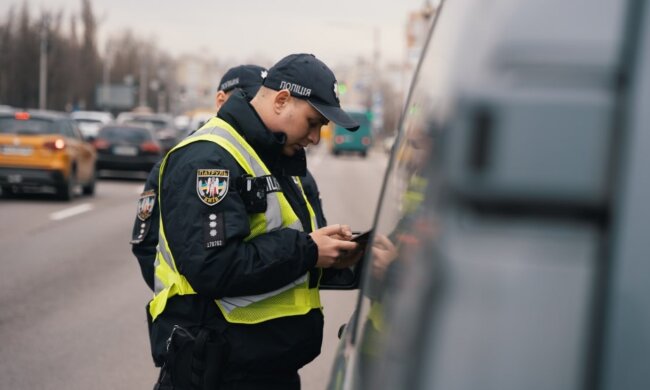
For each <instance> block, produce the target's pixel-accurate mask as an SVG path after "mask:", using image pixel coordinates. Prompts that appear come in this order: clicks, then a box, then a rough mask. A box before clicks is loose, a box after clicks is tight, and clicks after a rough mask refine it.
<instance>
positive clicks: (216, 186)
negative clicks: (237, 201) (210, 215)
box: [196, 169, 230, 206]
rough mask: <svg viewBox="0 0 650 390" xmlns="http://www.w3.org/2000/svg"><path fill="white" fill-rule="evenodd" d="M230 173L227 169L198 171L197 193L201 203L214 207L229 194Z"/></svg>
mask: <svg viewBox="0 0 650 390" xmlns="http://www.w3.org/2000/svg"><path fill="white" fill-rule="evenodd" d="M229 178H230V172H229V171H228V170H227V169H197V170H196V193H197V194H198V195H199V199H201V202H203V203H205V204H207V205H208V206H214V205H215V204H217V203H219V202H221V201H222V200H223V199H224V198H225V197H226V194H228V181H229Z"/></svg>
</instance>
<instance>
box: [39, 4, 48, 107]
mask: <svg viewBox="0 0 650 390" xmlns="http://www.w3.org/2000/svg"><path fill="white" fill-rule="evenodd" d="M48 25H49V15H47V14H45V15H43V20H42V24H41V58H40V66H39V76H38V108H40V109H41V110H45V108H46V107H47V38H48V36H47V31H48V28H49V26H48Z"/></svg>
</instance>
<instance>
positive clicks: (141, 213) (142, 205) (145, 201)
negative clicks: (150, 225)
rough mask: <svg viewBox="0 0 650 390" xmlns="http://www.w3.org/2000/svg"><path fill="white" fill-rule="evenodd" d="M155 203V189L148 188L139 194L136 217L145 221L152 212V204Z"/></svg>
mask: <svg viewBox="0 0 650 390" xmlns="http://www.w3.org/2000/svg"><path fill="white" fill-rule="evenodd" d="M155 203H156V191H154V190H149V191H145V192H143V193H142V194H140V199H138V219H139V220H140V221H146V220H147V219H149V217H151V213H152V212H153V205H154V204H155Z"/></svg>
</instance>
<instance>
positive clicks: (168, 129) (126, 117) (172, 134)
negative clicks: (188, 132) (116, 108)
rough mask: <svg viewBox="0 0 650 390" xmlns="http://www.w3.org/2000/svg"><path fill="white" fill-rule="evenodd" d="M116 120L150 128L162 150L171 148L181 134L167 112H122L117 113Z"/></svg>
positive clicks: (166, 150) (165, 150)
mask: <svg viewBox="0 0 650 390" xmlns="http://www.w3.org/2000/svg"><path fill="white" fill-rule="evenodd" d="M117 122H118V123H120V124H127V125H134V126H145V127H149V128H151V129H152V130H153V132H154V135H155V136H156V139H157V140H158V142H159V143H160V145H161V146H162V148H163V151H164V152H168V151H169V150H170V149H171V148H173V147H174V145H176V143H178V141H179V140H180V138H181V136H182V134H181V133H180V132H179V131H178V129H177V128H176V125H175V124H174V118H173V117H172V116H171V115H169V114H162V113H160V114H159V113H133V112H123V113H121V114H120V115H118V117H117Z"/></svg>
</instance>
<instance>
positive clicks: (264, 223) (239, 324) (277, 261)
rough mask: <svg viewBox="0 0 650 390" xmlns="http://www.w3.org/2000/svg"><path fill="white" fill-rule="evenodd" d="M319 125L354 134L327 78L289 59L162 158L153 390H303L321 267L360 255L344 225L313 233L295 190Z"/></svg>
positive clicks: (317, 342) (316, 66) (314, 343)
mask: <svg viewBox="0 0 650 390" xmlns="http://www.w3.org/2000/svg"><path fill="white" fill-rule="evenodd" d="M328 120H332V121H334V122H335V123H337V124H338V125H340V126H342V127H345V128H348V129H350V130H356V129H357V128H358V124H357V123H355V122H354V121H353V120H352V119H351V118H350V117H349V116H348V115H347V114H346V113H345V112H344V111H342V110H341V108H340V105H339V101H338V96H337V84H336V79H335V77H334V74H333V73H332V72H331V70H330V69H329V68H328V67H327V66H326V65H325V64H324V63H322V62H321V61H320V60H318V59H316V58H315V57H314V56H313V55H310V54H296V55H291V56H288V57H285V58H284V59H282V60H280V61H279V62H278V63H277V64H276V65H274V66H273V67H272V68H271V69H270V70H269V71H268V75H267V77H266V78H265V80H264V84H263V87H262V88H260V90H259V91H258V92H257V94H256V95H255V97H254V98H253V100H252V101H251V102H250V103H249V102H248V101H247V99H246V97H245V95H244V94H243V93H241V92H235V93H234V94H233V95H232V96H231V97H230V98H229V99H228V100H227V102H226V103H225V104H224V105H223V106H222V107H221V109H220V111H219V113H218V115H217V117H216V118H213V119H212V120H211V121H209V122H208V123H207V124H206V125H205V126H203V128H202V129H200V130H199V131H197V132H196V133H195V134H194V135H192V136H190V137H188V138H186V139H185V140H184V141H182V142H181V143H179V145H177V146H176V147H175V148H174V149H172V151H171V152H170V153H169V154H168V155H167V156H166V157H165V159H164V160H163V162H162V165H161V167H160V178H159V183H160V191H159V194H158V202H157V203H158V206H159V207H160V222H161V225H160V229H159V232H160V234H159V245H158V253H157V258H156V264H155V280H154V288H155V295H154V299H153V300H152V301H151V302H150V305H149V313H150V315H151V318H152V320H153V323H152V327H151V339H152V348H153V353H154V359H155V360H156V361H157V362H164V367H163V369H162V370H161V380H160V385H161V388H162V387H164V386H166V385H168V384H169V383H170V382H171V383H173V386H174V388H216V387H217V386H220V387H219V388H222V389H234V388H238V389H261V388H263V389H273V388H277V389H299V388H300V379H299V377H298V373H297V371H298V369H299V368H301V367H302V366H304V365H305V364H307V363H308V362H310V361H311V360H313V359H314V358H315V357H316V356H317V355H318V354H319V353H320V346H321V342H322V331H323V317H322V313H321V308H320V299H319V295H318V281H319V278H320V274H321V270H322V269H324V268H328V267H332V266H335V265H336V262H337V259H338V258H339V255H340V254H341V252H342V251H353V250H354V249H355V247H356V244H355V243H353V242H350V241H349V240H350V238H351V236H352V235H351V232H350V229H349V227H348V226H341V225H333V226H326V227H324V228H321V229H315V228H316V221H315V220H316V216H315V213H314V211H313V207H312V206H311V205H310V203H309V201H308V200H307V199H306V196H305V193H304V191H303V188H302V183H301V180H300V176H304V175H305V171H306V161H305V154H304V147H305V146H307V145H308V144H312V143H313V144H315V143H318V141H319V137H320V128H321V126H322V125H323V124H326V123H327V121H328ZM314 229H315V230H314Z"/></svg>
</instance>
